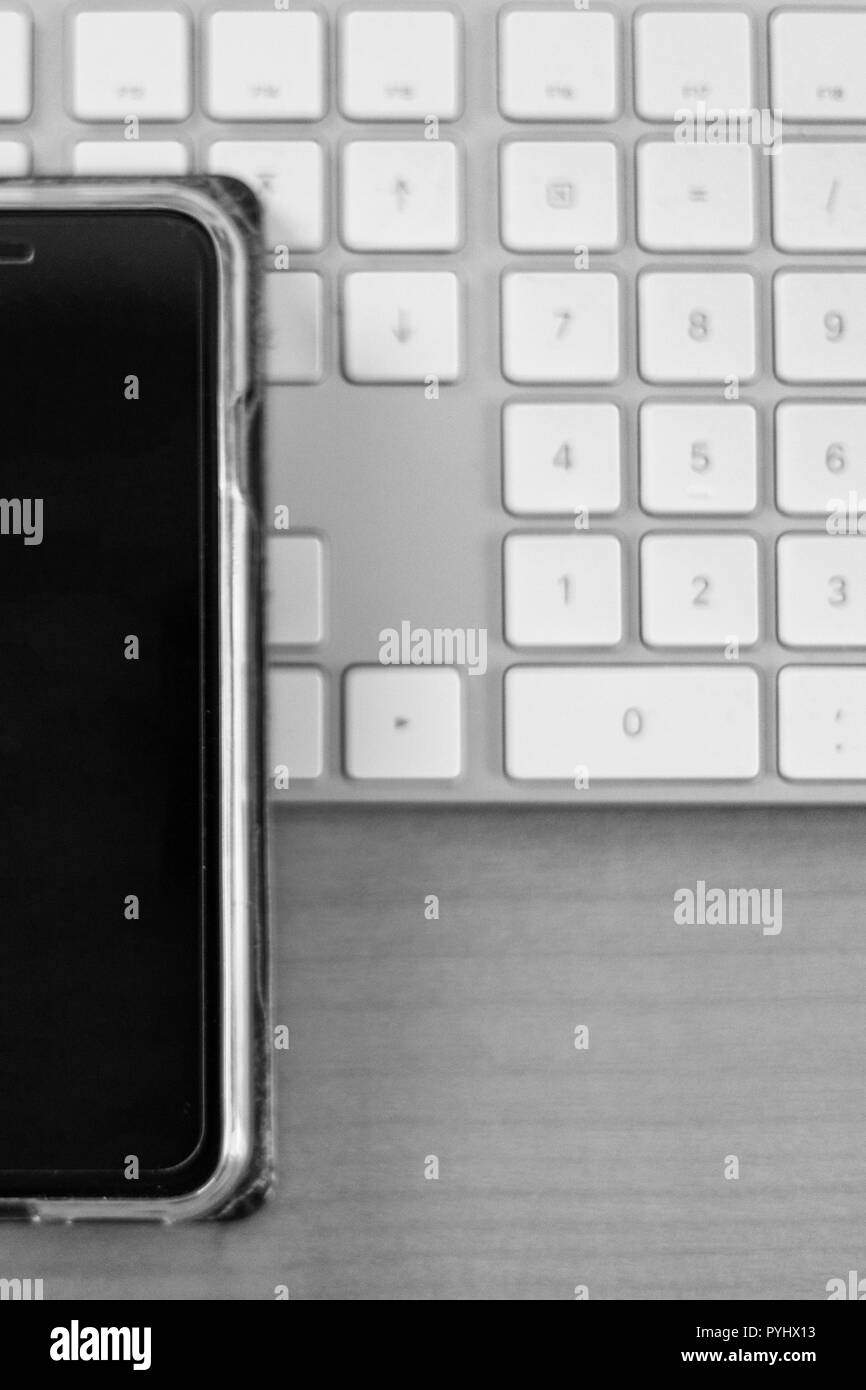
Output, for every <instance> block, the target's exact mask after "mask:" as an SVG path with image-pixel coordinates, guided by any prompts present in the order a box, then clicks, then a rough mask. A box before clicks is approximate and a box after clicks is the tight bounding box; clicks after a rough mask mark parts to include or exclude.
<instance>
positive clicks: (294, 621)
mask: <svg viewBox="0 0 866 1390" xmlns="http://www.w3.org/2000/svg"><path fill="white" fill-rule="evenodd" d="M266 559H267V565H266V570H265V576H266V579H267V600H268V602H267V617H268V628H267V631H268V641H269V642H272V643H274V644H275V645H276V644H279V645H281V646H290V647H311V646H315V645H316V643H318V642H321V641H322V638H323V636H324V631H325V621H324V607H325V604H324V579H323V571H324V547H323V545H322V542H321V540H320V539H319V537H318V536H272V537H271V538H270V540H269V541H268V547H267V556H266Z"/></svg>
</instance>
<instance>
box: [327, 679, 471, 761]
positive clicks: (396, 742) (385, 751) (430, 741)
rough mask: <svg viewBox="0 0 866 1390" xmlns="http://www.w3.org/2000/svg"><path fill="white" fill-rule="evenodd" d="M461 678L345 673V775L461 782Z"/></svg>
mask: <svg viewBox="0 0 866 1390" xmlns="http://www.w3.org/2000/svg"><path fill="white" fill-rule="evenodd" d="M461 703H462V697H461V685H460V676H459V675H458V673H457V672H456V671H455V670H453V669H448V668H444V667H438V668H427V669H425V670H417V669H416V670H398V669H396V668H394V667H391V668H387V669H383V668H381V667H365V666H355V667H353V668H352V669H351V670H350V671H347V672H346V681H345V710H346V772H347V774H348V775H349V777H359V778H389V779H393V778H401V779H402V778H418V779H421V780H425V781H426V780H442V779H453V778H454V777H459V776H460V772H461V768H462V763H463V757H462V742H463V735H462V714H461Z"/></svg>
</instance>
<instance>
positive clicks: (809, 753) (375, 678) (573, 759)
mask: <svg viewBox="0 0 866 1390" xmlns="http://www.w3.org/2000/svg"><path fill="white" fill-rule="evenodd" d="M342 685H343V689H342V695H343V722H344V729H343V734H342V738H341V739H340V740H338V742H341V743H342V746H343V760H342V761H343V767H344V770H345V772H346V774H347V776H349V777H350V778H353V779H356V780H374V781H382V782H386V781H418V780H421V781H453V780H455V779H456V778H458V777H460V776H461V775H462V774H463V772H465V770H466V749H465V716H464V702H465V699H466V694H465V682H464V681H462V679H461V677H460V675H459V674H458V673H457V671H455V670H453V669H449V668H444V667H439V668H427V669H423V670H422V669H417V668H416V669H404V670H396V669H394V668H383V667H376V666H357V667H352V668H351V669H350V670H348V671H347V672H346V673H345V677H344V679H343V683H342ZM469 685H470V686H471V685H473V682H471V681H470V682H469ZM504 687H505V688H504V720H505V754H504V757H505V772H506V774H507V775H508V776H509V777H511V778H513V779H514V780H515V781H559V782H567V783H570V784H571V785H572V786H573V787H574V788H575V791H576V792H577V793H582V792H585V791H586V790H588V789H591V788H592V787H593V786H594V785H595V784H596V783H597V782H617V781H644V782H670V781H692V782H694V781H719V782H746V781H750V780H752V779H754V778H756V777H757V776H758V775H759V773H760V771H761V768H762V765H763V764H764V762H765V758H764V757H763V756H762V728H763V727H765V726H764V724H763V722H762V716H763V711H762V704H763V703H764V700H765V699H767V698H768V697H769V692H768V695H767V696H764V695H763V694H762V691H761V684H760V680H759V677H758V674H757V673H756V672H755V671H753V670H751V669H750V668H748V667H732V666H729V667H724V666H693V665H691V666H687V665H677V666H673V665H659V666H634V665H629V666H626V665H622V666H514V667H511V669H510V670H508V671H507V672H506V674H505V680H504ZM777 689H778V704H777V726H778V768H779V772H780V774H781V776H782V777H784V778H787V779H789V780H792V781H816V782H820V781H828V782H832V781H835V782H844V781H864V780H866V713H864V711H866V670H863V669H862V668H861V667H854V666H787V667H785V668H784V669H783V670H782V671H780V673H779V677H778V684H777ZM270 690H271V698H270V701H269V709H270V730H269V738H268V765H269V766H268V778H269V783H270V785H271V787H272V788H273V789H274V790H275V791H277V792H279V791H290V790H291V789H292V787H293V786H294V784H295V783H296V782H298V781H301V782H304V781H311V780H315V779H316V778H319V777H321V776H322V775H323V774H324V771H325V766H326V763H328V762H330V761H332V756H333V750H332V748H330V747H329V744H330V739H329V729H328V724H329V720H328V718H327V715H326V694H327V687H326V681H325V678H324V677H323V675H322V673H321V672H320V671H318V670H316V669H314V668H311V667H293V668H287V667H277V668H276V669H274V670H272V671H271V673H270Z"/></svg>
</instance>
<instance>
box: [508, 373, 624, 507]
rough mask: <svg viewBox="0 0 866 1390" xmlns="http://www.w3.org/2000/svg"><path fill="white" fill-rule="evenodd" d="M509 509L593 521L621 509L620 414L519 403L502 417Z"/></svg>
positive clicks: (603, 405)
mask: <svg viewBox="0 0 866 1390" xmlns="http://www.w3.org/2000/svg"><path fill="white" fill-rule="evenodd" d="M502 433H503V477H504V494H505V505H506V507H507V508H508V510H509V511H510V512H514V513H515V514H516V515H520V516H572V517H574V516H576V514H577V513H578V512H581V513H588V514H589V515H590V516H597V515H599V514H601V515H604V514H605V513H609V512H615V511H616V510H617V508H618V507H619V504H620V474H621V465H620V449H621V444H620V415H619V410H618V409H617V407H616V406H615V405H613V404H612V403H611V402H610V401H605V402H600V403H592V404H590V403H586V402H580V403H574V402H572V403H569V404H567V405H565V404H556V405H554V404H546V403H529V402H525V403H518V402H515V401H512V402H510V403H509V404H508V405H506V407H505V410H504V411H503V416H502Z"/></svg>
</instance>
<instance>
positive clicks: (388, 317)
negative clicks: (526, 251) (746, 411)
mask: <svg viewBox="0 0 866 1390" xmlns="http://www.w3.org/2000/svg"><path fill="white" fill-rule="evenodd" d="M340 293H341V313H340V320H341V323H342V330H343V342H342V361H343V369H344V371H345V373H346V375H347V377H348V378H349V380H350V381H355V382H370V383H376V382H378V383H385V382H402V383H406V384H409V383H419V384H422V385H424V384H429V383H430V382H431V381H432V380H434V379H435V381H436V382H437V383H438V382H441V383H448V382H453V381H456V380H458V378H459V377H460V376H461V374H462V372H463V369H464V358H465V349H464V345H463V337H464V329H463V308H462V300H463V298H464V287H463V285H462V283H461V282H460V280H459V279H458V276H457V275H456V274H454V273H452V272H448V271H353V272H351V273H349V274H347V275H346V276H345V277H344V278H343V280H342V283H341V290H340ZM266 294H267V301H268V302H267V319H268V324H269V329H268V335H269V336H268V346H267V353H268V360H267V363H266V376H267V379H268V380H269V381H270V382H272V383H280V382H283V383H291V382H315V381H318V380H319V379H320V378H321V376H322V374H323V371H324V344H323V334H324V322H325V311H324V289H323V281H322V277H321V276H320V275H318V274H317V273H315V272H313V271H297V272H290V273H281V272H274V273H271V274H270V275H268V276H267V277H266ZM629 298H630V294H629V292H628V291H627V289H626V287H625V284H624V282H623V281H622V280H621V278H620V276H619V275H617V274H616V273H614V272H613V271H571V272H566V273H558V272H548V271H513V272H509V273H507V274H506V275H504V276H503V278H502V369H503V373H504V375H505V376H506V377H507V379H508V380H509V381H512V382H515V383H517V384H523V385H544V384H549V385H556V384H562V385H568V384H593V383H613V382H616V381H617V380H618V379H619V378H620V376H621V374H622V371H623V368H624V353H623V342H624V320H625V317H626V313H627V308H628V300H629ZM773 304H774V314H773V318H774V324H773V330H772V340H773V353H774V359H775V371H776V375H777V376H778V377H779V378H780V379H781V380H782V381H785V382H791V383H796V384H821V383H836V384H838V383H852V384H854V383H860V382H862V381H863V380H864V379H866V272H862V271H853V270H850V271H849V270H842V271H829V270H828V271H815V272H810V271H795V270H783V271H779V272H778V273H777V274H776V276H775V279H774V281H773ZM636 309H637V327H638V370H639V372H640V374H641V376H642V377H643V379H644V380H645V381H647V382H651V383H657V384H661V385H672V384H696V385H701V384H705V385H709V384H713V383H715V384H718V385H719V386H726V385H730V384H731V383H732V382H736V383H740V382H744V383H745V382H749V381H753V380H754V379H755V378H756V377H757V376H758V375H759V372H760V356H761V353H760V349H761V342H760V335H759V306H758V285H757V282H756V279H755V277H754V276H753V275H752V274H751V273H749V272H746V271H710V272H706V273H703V272H691V271H670V272H668V271H651V270H647V271H644V272H643V273H641V274H640V275H639V276H638V279H637V286H636Z"/></svg>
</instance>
